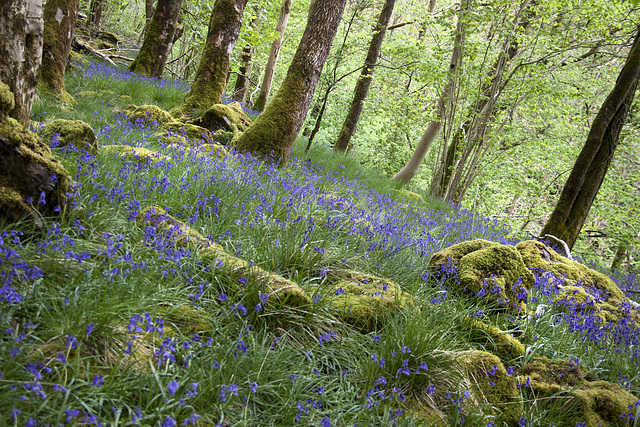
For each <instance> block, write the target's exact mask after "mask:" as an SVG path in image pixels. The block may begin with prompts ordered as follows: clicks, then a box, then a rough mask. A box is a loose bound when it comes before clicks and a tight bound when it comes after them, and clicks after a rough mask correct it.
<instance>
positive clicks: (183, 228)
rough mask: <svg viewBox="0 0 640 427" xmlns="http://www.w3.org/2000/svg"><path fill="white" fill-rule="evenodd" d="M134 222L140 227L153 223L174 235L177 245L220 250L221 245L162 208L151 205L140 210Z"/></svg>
mask: <svg viewBox="0 0 640 427" xmlns="http://www.w3.org/2000/svg"><path fill="white" fill-rule="evenodd" d="M136 223H137V224H138V225H139V226H140V227H145V226H147V225H153V226H154V227H156V228H157V229H158V230H160V231H163V232H166V233H171V235H173V236H175V237H176V245H177V246H179V247H188V248H190V249H192V250H199V249H204V248H210V249H214V250H216V251H222V250H223V249H222V246H220V245H217V244H215V243H213V242H211V241H210V240H209V239H207V238H206V237H204V236H203V235H202V234H200V233H198V232H197V231H196V230H194V229H193V228H191V227H188V226H187V225H185V224H183V223H182V222H180V221H178V220H177V219H175V218H174V217H172V216H171V215H169V214H168V213H167V211H165V210H164V209H162V208H159V207H157V206H152V207H149V208H146V209H144V210H142V211H141V212H140V213H138V216H137V217H136Z"/></svg>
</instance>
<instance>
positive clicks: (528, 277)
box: [429, 240, 535, 312]
mask: <svg viewBox="0 0 640 427" xmlns="http://www.w3.org/2000/svg"><path fill="white" fill-rule="evenodd" d="M449 260H451V262H453V264H454V265H455V266H456V267H457V268H458V274H459V281H458V283H459V284H460V286H461V288H462V289H463V290H464V291H465V292H470V293H473V294H475V295H478V296H481V297H482V298H487V299H488V300H490V301H493V302H495V303H496V304H498V305H500V306H501V307H504V308H507V309H510V310H513V311H516V312H520V311H525V310H526V305H525V301H526V299H527V290H529V289H531V288H532V287H533V284H534V282H535V278H534V276H533V274H532V273H531V272H530V271H529V270H528V269H527V266H526V265H525V263H524V261H523V259H522V256H521V255H520V253H519V252H518V251H517V250H516V249H515V248H514V247H513V246H507V245H501V244H499V243H493V242H489V241H486V240H473V241H470V242H463V243H459V244H457V245H453V246H451V247H449V248H447V249H445V250H443V251H441V252H438V253H436V254H434V255H433V256H432V257H431V260H430V261H429V266H430V267H432V268H434V269H438V268H440V267H441V266H442V265H444V264H445V263H447V262H449Z"/></svg>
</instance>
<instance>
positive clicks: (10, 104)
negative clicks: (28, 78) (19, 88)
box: [0, 81, 16, 120]
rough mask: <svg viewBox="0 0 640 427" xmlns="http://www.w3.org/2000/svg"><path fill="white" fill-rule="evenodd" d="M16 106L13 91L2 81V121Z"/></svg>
mask: <svg viewBox="0 0 640 427" xmlns="http://www.w3.org/2000/svg"><path fill="white" fill-rule="evenodd" d="M15 106H16V103H15V99H14V97H13V93H12V92H11V89H10V88H9V86H7V85H6V84H4V83H2V82H1V81H0V120H3V119H4V117H6V116H7V115H8V114H9V111H11V110H13V108H14V107H15Z"/></svg>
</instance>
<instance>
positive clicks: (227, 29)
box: [180, 0, 247, 114]
mask: <svg viewBox="0 0 640 427" xmlns="http://www.w3.org/2000/svg"><path fill="white" fill-rule="evenodd" d="M246 5H247V0H216V2H215V4H214V5H213V10H212V11H211V19H210V20H209V31H208V33H207V40H206V42H205V45H204V51H203V52H202V57H201V59H200V65H199V66H198V70H197V71H196V76H195V80H194V82H193V84H192V85H191V89H190V90H189V92H188V93H187V95H186V96H185V98H184V101H183V103H182V105H181V106H180V109H181V110H182V111H183V112H184V113H186V114H189V113H191V112H193V111H194V110H196V109H199V108H204V109H206V108H208V107H210V106H211V105H214V104H219V103H220V102H221V101H222V95H223V94H224V90H225V87H226V81H227V73H228V72H229V63H230V62H231V53H232V52H233V48H234V47H235V45H236V41H237V40H238V35H239V34H240V26H241V24H242V14H243V12H244V8H245V6H246Z"/></svg>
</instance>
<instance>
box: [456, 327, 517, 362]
mask: <svg viewBox="0 0 640 427" xmlns="http://www.w3.org/2000/svg"><path fill="white" fill-rule="evenodd" d="M460 327H461V328H462V329H463V330H464V331H465V332H466V333H467V334H468V335H467V337H468V340H469V342H475V343H479V344H482V345H483V346H485V348H487V349H488V350H490V351H491V352H492V353H494V354H495V355H497V356H498V357H499V358H500V360H502V361H503V362H505V363H507V362H510V361H513V360H514V359H520V358H522V357H524V355H525V348H524V345H522V343H521V342H520V341H518V340H517V339H515V338H514V337H513V336H511V335H510V334H508V333H507V332H505V331H503V330H501V329H500V328H498V327H497V326H494V325H488V324H486V323H484V322H481V321H479V320H477V319H472V318H465V319H464V320H463V322H461V324H460Z"/></svg>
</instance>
